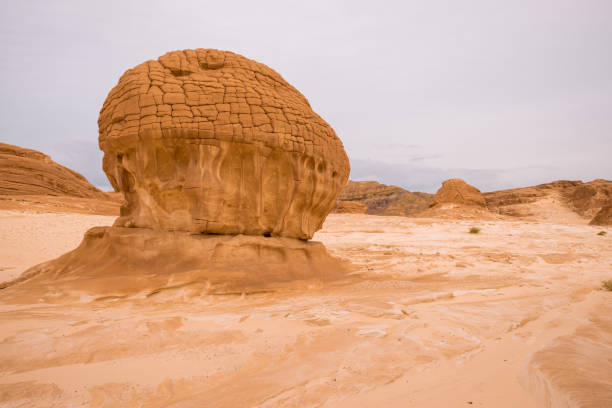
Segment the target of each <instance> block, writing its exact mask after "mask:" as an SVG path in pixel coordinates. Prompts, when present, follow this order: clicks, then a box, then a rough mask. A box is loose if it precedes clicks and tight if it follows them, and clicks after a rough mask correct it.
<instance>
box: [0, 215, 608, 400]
mask: <svg viewBox="0 0 612 408" xmlns="http://www.w3.org/2000/svg"><path fill="white" fill-rule="evenodd" d="M113 219H114V217H105V216H91V215H83V214H62V213H56V214H45V213H24V212H18V211H2V212H0V268H1V269H2V271H1V272H0V273H2V276H0V280H4V279H8V278H11V277H14V276H15V275H16V274H17V273H18V272H20V271H22V270H23V269H24V268H26V267H29V266H32V265H34V264H36V263H39V262H42V261H45V260H48V259H51V258H53V257H56V256H59V255H61V254H62V253H64V252H66V251H67V250H69V249H71V248H74V247H76V246H77V245H78V243H79V242H80V240H81V237H82V235H83V233H84V231H85V230H87V229H88V228H89V227H91V226H94V225H110V224H111V223H112V221H113ZM472 226H478V227H480V228H482V231H481V232H480V233H479V234H469V233H468V232H467V231H468V230H469V228H470V227H472ZM601 230H606V231H607V232H608V235H607V236H598V235H597V232H599V231H601ZM315 239H317V240H320V241H322V242H323V243H324V244H325V245H326V246H327V248H328V249H329V251H330V252H331V253H332V254H334V255H336V256H338V257H341V258H343V259H346V260H350V261H351V262H352V263H353V264H354V265H355V267H356V271H357V272H358V273H359V274H361V275H362V277H363V279H360V280H359V281H357V282H356V283H352V284H350V285H348V286H334V287H330V288H323V289H313V290H308V291H304V292H301V293H297V294H296V293H291V294H287V293H268V294H258V295H251V296H240V295H237V296H206V297H201V298H190V299H184V298H181V297H180V295H177V294H173V296H172V297H168V298H163V297H156V298H154V299H153V298H151V299H121V300H115V301H95V302H85V303H75V304H35V305H25V306H24V305H16V304H10V303H7V302H5V301H3V299H2V292H1V291H0V406H2V407H31V406H37V407H38V406H39V407H65V406H74V407H79V406H93V407H116V406H122V407H130V406H134V407H136V406H138V407H140V406H145V407H192V406H202V407H372V406H378V405H379V406H384V407H470V406H477V407H539V406H542V407H545V406H560V407H565V406H583V407H606V406H612V292H606V291H603V290H601V289H600V288H601V281H602V280H603V279H612V245H611V241H610V240H611V239H612V229H611V228H601V227H598V228H595V227H589V226H586V225H575V224H574V225H569V224H568V225H559V224H552V223H537V222H524V221H505V220H488V221H474V220H449V219H443V220H440V219H409V218H403V217H379V216H366V215H349V214H346V215H340V214H338V215H330V216H329V217H328V219H327V221H326V223H325V228H324V229H323V230H322V231H320V232H319V233H317V235H316V237H315Z"/></svg>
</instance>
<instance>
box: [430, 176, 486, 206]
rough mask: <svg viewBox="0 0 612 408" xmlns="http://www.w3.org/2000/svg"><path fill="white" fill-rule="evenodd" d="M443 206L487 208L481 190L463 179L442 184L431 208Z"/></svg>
mask: <svg viewBox="0 0 612 408" xmlns="http://www.w3.org/2000/svg"><path fill="white" fill-rule="evenodd" d="M443 204H451V205H453V204H454V205H461V206H478V207H485V206H486V203H485V199H484V196H483V195H482V193H481V192H480V190H478V189H477V188H476V187H474V186H471V185H469V184H467V183H466V182H465V181H463V180H461V179H450V180H446V181H444V182H442V187H440V189H439V190H438V191H437V192H436V194H435V195H434V197H433V200H432V201H431V204H430V205H429V206H430V207H437V206H441V205H443Z"/></svg>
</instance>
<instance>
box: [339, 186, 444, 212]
mask: <svg viewBox="0 0 612 408" xmlns="http://www.w3.org/2000/svg"><path fill="white" fill-rule="evenodd" d="M431 198H432V194H428V193H421V192H414V193H413V192H410V191H408V190H404V189H403V188H401V187H397V186H388V185H385V184H380V183H378V182H376V181H349V182H348V183H347V184H346V186H345V187H344V189H343V190H342V192H341V193H340V197H339V200H340V201H339V203H338V209H339V208H340V206H341V205H343V203H346V202H359V203H362V204H364V205H365V206H366V207H367V210H366V213H367V214H373V215H402V216H411V215H415V214H417V213H419V212H421V211H423V210H425V209H426V208H427V207H428V206H429V203H430V201H431ZM336 211H337V210H336Z"/></svg>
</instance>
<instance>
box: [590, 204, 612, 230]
mask: <svg viewBox="0 0 612 408" xmlns="http://www.w3.org/2000/svg"><path fill="white" fill-rule="evenodd" d="M589 224H590V225H612V203H610V204H607V205H605V206H603V207H602V208H601V210H599V212H598V213H597V214H595V217H593V219H592V220H591V222H590V223H589Z"/></svg>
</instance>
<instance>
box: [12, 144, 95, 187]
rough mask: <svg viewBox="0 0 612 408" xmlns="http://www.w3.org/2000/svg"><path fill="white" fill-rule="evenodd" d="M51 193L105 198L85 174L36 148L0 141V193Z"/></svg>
mask: <svg viewBox="0 0 612 408" xmlns="http://www.w3.org/2000/svg"><path fill="white" fill-rule="evenodd" d="M4 195H8V196H14V195H50V196H73V197H84V198H96V199H106V198H107V197H106V195H105V193H103V192H102V191H100V190H98V189H97V188H96V187H94V186H93V185H91V184H90V183H89V182H88V181H87V179H86V178H85V177H83V176H82V175H80V174H79V173H77V172H76V171H73V170H70V169H68V168H66V167H64V166H61V165H59V164H57V163H56V162H54V161H53V160H51V158H50V157H49V156H47V155H46V154H43V153H41V152H38V151H36V150H31V149H24V148H22V147H19V146H14V145H10V144H6V143H0V196H4Z"/></svg>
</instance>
